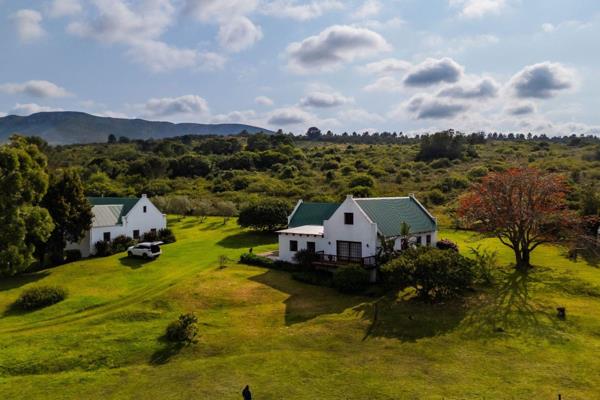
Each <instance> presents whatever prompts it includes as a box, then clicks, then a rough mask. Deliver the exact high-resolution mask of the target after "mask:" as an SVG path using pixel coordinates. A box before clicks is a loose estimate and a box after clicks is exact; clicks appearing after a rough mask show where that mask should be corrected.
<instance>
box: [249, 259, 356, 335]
mask: <svg viewBox="0 0 600 400" xmlns="http://www.w3.org/2000/svg"><path fill="white" fill-rule="evenodd" d="M250 280H252V281H254V282H258V283H261V284H263V285H267V286H270V287H272V288H273V289H276V290H278V291H280V292H283V293H286V294H288V295H289V296H288V298H287V299H286V300H285V301H284V304H285V324H286V325H287V326H290V325H294V324H298V323H302V322H306V321H309V320H311V319H313V318H317V317H319V316H321V315H327V314H340V313H342V312H344V311H345V310H346V309H348V308H353V307H356V306H357V305H358V304H360V303H362V302H364V301H365V298H364V297H358V296H346V295H343V294H340V293H338V292H337V291H335V290H333V289H330V288H325V287H320V286H313V285H309V284H305V283H300V282H298V281H295V280H293V279H292V277H291V275H290V274H289V273H288V272H283V271H274V270H269V271H267V272H265V273H263V274H260V275H257V276H254V277H252V278H250Z"/></svg>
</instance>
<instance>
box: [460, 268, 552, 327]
mask: <svg viewBox="0 0 600 400" xmlns="http://www.w3.org/2000/svg"><path fill="white" fill-rule="evenodd" d="M541 272H542V271H541V270H539V271H536V272H534V271H529V272H522V271H518V270H514V271H510V272H502V273H501V274H502V275H503V276H500V277H499V280H498V285H497V286H496V288H495V289H493V290H492V292H491V293H489V294H488V295H484V296H481V298H480V302H479V305H478V306H477V307H474V308H473V309H472V311H471V312H470V313H469V315H468V316H467V317H466V318H465V320H464V324H463V326H464V332H465V334H467V335H475V336H477V337H479V338H485V337H497V335H499V334H508V335H531V336H532V337H535V338H536V339H539V338H542V337H544V338H547V339H559V332H560V330H561V327H560V325H559V323H558V322H559V321H558V319H557V318H556V316H555V315H556V309H555V308H554V307H553V306H551V305H549V304H541V303H539V302H538V301H536V300H535V299H534V298H533V297H532V294H531V290H532V287H533V286H534V285H536V284H540V283H541V281H540V279H539V278H538V277H537V276H536V274H538V273H541Z"/></svg>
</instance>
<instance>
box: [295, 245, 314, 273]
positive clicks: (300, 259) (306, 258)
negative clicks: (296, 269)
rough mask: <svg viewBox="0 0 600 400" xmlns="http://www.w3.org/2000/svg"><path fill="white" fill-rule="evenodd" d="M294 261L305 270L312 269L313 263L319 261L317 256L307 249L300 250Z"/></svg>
mask: <svg viewBox="0 0 600 400" xmlns="http://www.w3.org/2000/svg"><path fill="white" fill-rule="evenodd" d="M294 261H295V262H297V263H298V264H299V265H300V266H301V267H303V268H304V269H310V268H311V267H312V265H313V263H314V262H315V261H317V255H316V254H315V252H313V251H309V250H307V249H303V250H299V251H297V252H296V254H294Z"/></svg>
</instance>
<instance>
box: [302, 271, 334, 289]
mask: <svg viewBox="0 0 600 400" xmlns="http://www.w3.org/2000/svg"><path fill="white" fill-rule="evenodd" d="M292 278H293V279H295V280H297V281H298V282H303V283H308V284H309V285H316V286H327V287H329V286H333V276H332V274H331V272H328V271H322V270H314V271H296V272H293V273H292Z"/></svg>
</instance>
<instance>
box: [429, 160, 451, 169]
mask: <svg viewBox="0 0 600 400" xmlns="http://www.w3.org/2000/svg"><path fill="white" fill-rule="evenodd" d="M451 165H452V163H450V160H448V159H447V158H440V159H437V160H433V161H432V162H431V163H430V164H429V166H430V167H431V168H433V169H442V168H449V167H450V166H451Z"/></svg>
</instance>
